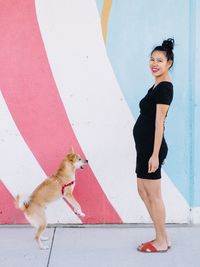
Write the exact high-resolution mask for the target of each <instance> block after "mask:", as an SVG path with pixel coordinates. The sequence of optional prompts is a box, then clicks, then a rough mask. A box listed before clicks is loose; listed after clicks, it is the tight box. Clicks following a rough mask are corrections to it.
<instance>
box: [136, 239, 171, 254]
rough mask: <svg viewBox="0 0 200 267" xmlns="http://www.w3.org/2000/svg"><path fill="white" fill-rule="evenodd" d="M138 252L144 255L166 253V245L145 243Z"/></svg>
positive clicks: (154, 242)
mask: <svg viewBox="0 0 200 267" xmlns="http://www.w3.org/2000/svg"><path fill="white" fill-rule="evenodd" d="M138 251H140V252H145V253H157V252H167V251H168V246H167V243H166V242H165V244H164V243H159V242H158V241H157V240H155V241H153V242H147V243H145V244H144V245H142V247H141V248H138Z"/></svg>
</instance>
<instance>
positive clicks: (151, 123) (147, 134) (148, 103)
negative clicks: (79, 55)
mask: <svg viewBox="0 0 200 267" xmlns="http://www.w3.org/2000/svg"><path fill="white" fill-rule="evenodd" d="M172 99H173V85H172V83H171V82H168V81H162V82H160V83H159V84H158V85H157V86H155V87H153V86H152V87H151V88H150V89H149V90H148V92H147V94H146V96H145V97H144V98H143V99H142V100H141V101H140V104H139V107H140V115H139V117H138V119H137V121H136V123H135V125H134V128H133V136H134V140H135V148H136V152H137V157H136V170H135V172H136V174H137V177H138V178H143V179H160V178H161V165H162V163H163V161H164V159H165V158H166V156H167V152H168V147H167V143H166V141H165V138H164V135H163V139H162V143H161V147H160V151H159V168H158V169H157V170H156V171H155V172H153V173H148V162H149V159H150V157H151V155H152V153H153V148H154V137H155V119H156V104H166V105H170V104H171V102H172Z"/></svg>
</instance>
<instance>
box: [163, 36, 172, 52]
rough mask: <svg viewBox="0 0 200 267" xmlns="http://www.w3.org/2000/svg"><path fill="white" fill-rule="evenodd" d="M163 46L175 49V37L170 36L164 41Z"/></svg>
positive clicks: (167, 48)
mask: <svg viewBox="0 0 200 267" xmlns="http://www.w3.org/2000/svg"><path fill="white" fill-rule="evenodd" d="M162 47H163V48H165V49H166V50H171V51H172V50H173V48H174V39H172V38H169V39H167V40H164V41H163V43H162Z"/></svg>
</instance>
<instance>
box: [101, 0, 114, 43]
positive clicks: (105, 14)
mask: <svg viewBox="0 0 200 267" xmlns="http://www.w3.org/2000/svg"><path fill="white" fill-rule="evenodd" d="M111 7H112V0H104V4H103V9H102V13H101V27H102V32H103V38H104V43H106V36H107V26H108V19H109V15H110V10H111Z"/></svg>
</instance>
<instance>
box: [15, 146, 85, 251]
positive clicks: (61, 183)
mask: <svg viewBox="0 0 200 267" xmlns="http://www.w3.org/2000/svg"><path fill="white" fill-rule="evenodd" d="M87 163H88V160H83V159H81V157H80V156H79V155H78V154H76V153H75V152H74V150H73V149H71V150H70V152H69V153H68V154H67V155H66V156H65V158H64V159H63V161H62V162H61V164H60V167H59V168H58V170H57V171H56V173H55V174H53V175H52V176H50V177H48V178H46V179H45V180H44V181H43V182H42V183H41V184H40V185H38V187H37V188H36V189H35V190H34V191H33V192H32V194H31V195H30V196H28V197H25V198H24V197H23V196H20V195H17V196H16V199H15V205H16V207H17V208H19V209H20V210H22V211H23V212H24V214H25V217H26V218H27V220H28V221H29V222H30V224H32V225H33V226H34V227H35V228H36V234H35V240H36V241H37V243H38V245H39V247H40V249H48V246H44V244H43V243H42V241H45V240H47V239H48V238H46V237H42V236H41V234H42V232H43V231H44V230H45V228H46V226H47V219H46V214H45V206H46V205H47V204H48V203H50V202H53V201H55V200H57V199H59V198H62V197H63V198H65V199H66V200H67V201H68V202H69V203H70V204H71V205H72V207H73V208H74V212H75V213H76V214H77V215H79V216H85V214H84V213H83V212H82V210H81V207H80V205H79V203H78V202H77V201H76V199H75V198H74V196H73V189H74V186H75V171H76V170H77V169H83V167H84V165H85V164H87Z"/></svg>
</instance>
